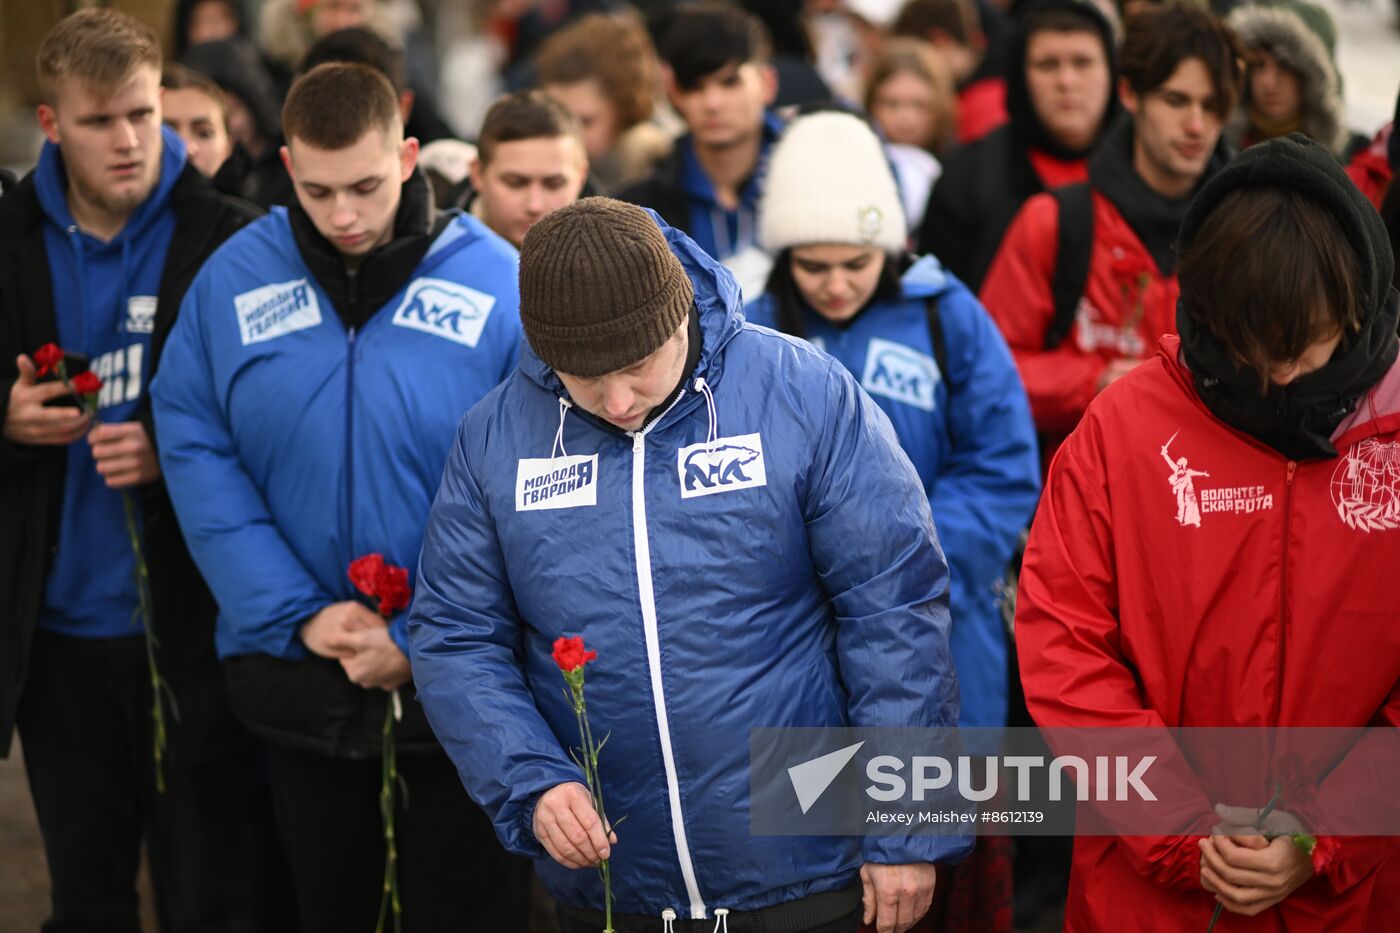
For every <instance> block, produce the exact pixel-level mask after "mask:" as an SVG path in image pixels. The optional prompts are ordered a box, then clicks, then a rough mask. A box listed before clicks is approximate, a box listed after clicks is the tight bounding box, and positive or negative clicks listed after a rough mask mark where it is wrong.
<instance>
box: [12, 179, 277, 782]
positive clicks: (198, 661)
mask: <svg viewBox="0 0 1400 933" xmlns="http://www.w3.org/2000/svg"><path fill="white" fill-rule="evenodd" d="M170 204H171V210H173V211H174V213H175V235H174V236H173V237H172V238H171V240H170V249H169V252H168V253H167V254H166V256H165V264H164V268H163V270H162V272H161V280H160V291H159V295H158V300H157V304H156V317H155V330H154V332H153V333H152V335H151V357H152V361H151V364H150V365H151V372H152V373H153V374H154V373H155V372H156V371H158V369H159V366H160V357H161V352H162V350H163V349H164V347H165V340H166V338H167V337H168V336H169V335H170V330H171V328H172V327H174V326H175V316H176V312H177V311H178V310H179V307H180V301H181V299H182V298H183V297H184V294H185V290H186V289H187V288H188V287H189V284H190V282H191V280H193V278H194V276H195V273H196V272H198V271H199V268H200V266H201V265H203V264H204V260H205V259H207V258H208V257H209V254H211V253H212V252H214V250H215V249H216V248H218V246H219V244H220V243H222V242H223V241H224V240H226V239H227V238H228V237H230V236H231V235H233V233H234V232H236V231H237V230H238V229H239V228H240V227H242V226H243V225H244V224H246V223H247V222H248V221H250V220H252V219H253V217H254V216H255V213H254V212H253V211H252V209H251V208H249V207H248V206H247V205H243V204H239V203H236V202H234V201H232V200H230V199H227V198H223V197H220V196H219V195H218V194H217V193H216V192H215V191H214V190H213V189H212V188H211V187H210V186H209V183H208V182H207V181H206V180H205V179H204V177H203V176H202V175H200V174H199V172H198V171H197V170H196V169H195V167H194V166H193V165H188V164H187V165H186V166H185V169H184V171H183V172H182V173H181V175H180V177H179V179H178V180H177V181H176V183H175V187H174V189H173V190H172V191H171V195H170ZM43 224H44V216H43V211H42V209H41V208H40V206H39V198H38V195H37V193H36V191H35V187H34V182H33V175H32V174H31V175H30V176H29V177H27V178H25V179H24V180H23V181H21V182H20V183H19V184H18V185H17V186H15V187H14V188H12V189H7V190H6V192H5V197H4V199H3V200H0V243H4V244H5V249H4V250H0V359H2V360H5V361H7V364H6V366H5V368H6V369H7V370H9V371H10V372H13V370H12V369H10V367H11V366H13V360H14V359H15V357H16V356H18V355H19V354H21V353H27V354H32V353H33V352H34V351H35V349H37V348H38V347H40V346H42V345H43V344H45V343H52V342H57V340H58V322H57V318H56V317H55V315H54V307H53V303H54V298H53V288H52V284H51V276H50V272H49V260H48V253H47V250H46V248H45V245H44V231H43ZM13 386H14V379H13V378H12V377H8V376H7V377H5V378H0V423H2V422H3V412H4V411H5V410H6V408H7V407H8V404H9V398H10V390H11V388H12V387H13ZM139 417H140V420H141V421H143V422H144V423H145V424H146V430H147V432H148V433H149V434H150V436H151V437H152V439H154V440H156V441H157V442H158V440H159V439H158V438H156V435H155V431H154V426H153V425H152V423H151V414H150V405H149V399H148V397H143V401H142V408H141V409H140V415H139ZM66 463H67V448H65V447H30V446H26V445H22V444H11V443H10V442H9V441H6V440H3V439H0V516H4V518H3V520H0V758H3V757H5V756H6V755H7V754H8V752H9V746H10V736H11V733H12V732H13V729H14V721H15V711H16V709H17V708H18V705H19V698H20V694H21V692H22V691H23V689H24V682H25V678H26V676H27V675H28V671H29V652H30V648H31V646H32V644H33V640H34V630H35V627H36V625H37V622H38V617H39V608H40V604H41V603H42V601H43V596H44V584H45V580H46V578H47V575H48V569H49V562H50V559H51V556H52V554H53V551H54V549H55V547H56V546H57V544H56V541H57V536H58V528H59V515H60V512H61V510H62V505H63V482H64V474H65V469H66V467H65V465H66ZM139 494H140V497H141V506H142V514H143V516H144V518H145V529H144V530H145V544H146V557H147V562H148V564H149V565H150V575H151V577H150V579H151V597H152V599H153V601H154V604H155V607H154V613H153V620H154V626H155V632H156V638H157V640H158V642H159V645H160V647H159V649H158V653H157V657H158V659H159V664H160V669H161V673H162V674H163V675H164V676H165V678H166V679H167V680H168V681H169V682H170V686H171V689H172V691H173V692H174V694H175V696H176V697H177V702H178V703H179V709H180V718H179V720H178V721H177V722H174V723H172V724H171V726H170V742H171V761H172V762H173V761H177V760H185V761H188V760H189V759H190V758H192V757H197V756H198V755H202V754H215V753H217V752H218V750H219V749H221V748H225V747H228V746H229V745H230V744H238V743H243V742H246V741H247V737H246V735H245V734H244V733H243V731H242V730H241V729H239V728H238V726H237V725H236V723H235V722H234V719H233V716H232V714H231V713H230V712H229V707H228V702H227V699H226V696H225V692H224V683H223V674H222V671H221V669H220V667H219V662H218V659H217V658H216V657H215V654H214V617H215V614H216V608H215V605H214V599H213V597H212V596H211V595H210V594H209V590H208V588H206V587H205V585H204V581H203V579H202V578H201V577H200V575H199V571H198V570H197V569H195V566H194V562H193V561H192V560H191V559H190V556H189V552H188V551H187V550H186V549H185V541H184V538H183V537H182V536H181V534H180V528H179V526H178V525H177V524H176V521H175V510H174V508H173V507H172V506H171V504H170V498H169V496H167V495H166V492H165V485H164V483H161V482H156V483H152V484H150V485H148V486H143V487H141V488H140V489H139Z"/></svg>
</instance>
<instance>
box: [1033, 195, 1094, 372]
mask: <svg viewBox="0 0 1400 933" xmlns="http://www.w3.org/2000/svg"><path fill="white" fill-rule="evenodd" d="M1050 196H1051V197H1052V198H1054V199H1055V206H1056V208H1057V209H1058V213H1059V230H1058V233H1057V235H1056V239H1055V275H1054V278H1053V279H1051V282H1050V294H1051V296H1052V298H1053V299H1054V302H1055V315H1054V317H1052V318H1051V319H1050V329H1049V330H1047V331H1046V332H1045V349H1047V350H1053V349H1055V348H1056V347H1058V346H1059V345H1060V344H1062V343H1064V340H1065V338H1066V337H1068V336H1069V331H1070V328H1071V327H1073V326H1074V316H1075V312H1077V311H1078V310H1079V299H1080V298H1082V297H1084V287H1085V286H1086V285H1087V284H1088V282H1089V257H1090V255H1091V254H1092V253H1093V247H1094V199H1093V195H1092V193H1091V192H1090V189H1089V184H1088V182H1080V183H1079V184H1074V185H1065V186H1064V187H1063V188H1055V189H1052V190H1051V192H1050Z"/></svg>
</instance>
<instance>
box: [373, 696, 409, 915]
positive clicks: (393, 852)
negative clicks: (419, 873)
mask: <svg viewBox="0 0 1400 933" xmlns="http://www.w3.org/2000/svg"><path fill="white" fill-rule="evenodd" d="M398 705H399V697H398V691H397V690H395V691H393V692H392V693H391V694H390V695H389V702H388V703H386V704H385V706H384V728H383V732H382V735H383V741H384V746H383V755H382V762H381V768H380V780H379V816H380V819H382V820H383V822H384V896H383V897H382V898H381V899H380V901H379V922H378V923H377V924H376V925H375V928H374V930H375V933H384V921H385V919H386V918H387V916H388V914H389V912H390V911H391V910H392V911H393V915H394V930H395V931H396V933H398V931H401V930H402V929H403V904H402V903H401V902H400V900H399V845H398V839H397V838H396V836H395V834H394V809H395V804H396V801H395V795H394V791H395V789H396V788H397V787H398V783H399V762H398V755H397V753H396V746H395V742H394V722H395V718H396V717H395V712H396V710H397V708H398Z"/></svg>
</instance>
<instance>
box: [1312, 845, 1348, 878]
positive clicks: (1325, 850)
mask: <svg viewBox="0 0 1400 933" xmlns="http://www.w3.org/2000/svg"><path fill="white" fill-rule="evenodd" d="M1341 848H1342V845H1341V843H1339V842H1338V841H1337V840H1336V839H1335V838H1334V837H1332V836H1319V837H1318V839H1317V842H1316V844H1314V845H1313V850H1312V864H1313V874H1316V875H1320V874H1322V873H1323V872H1324V871H1326V870H1327V866H1329V865H1331V864H1332V863H1333V862H1334V861H1336V860H1337V853H1338V852H1339V851H1341Z"/></svg>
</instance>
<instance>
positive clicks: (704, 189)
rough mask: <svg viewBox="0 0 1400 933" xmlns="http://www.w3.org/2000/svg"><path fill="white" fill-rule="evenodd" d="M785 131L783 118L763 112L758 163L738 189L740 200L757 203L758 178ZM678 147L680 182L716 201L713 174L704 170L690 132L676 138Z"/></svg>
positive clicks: (697, 196) (689, 190)
mask: <svg viewBox="0 0 1400 933" xmlns="http://www.w3.org/2000/svg"><path fill="white" fill-rule="evenodd" d="M782 133H783V121H782V118H781V117H779V116H778V115H777V114H776V113H774V112H773V111H771V110H766V111H764V113H763V129H762V134H763V141H762V143H761V145H760V146H759V151H758V164H757V165H756V166H754V170H753V174H752V175H750V176H749V180H748V181H747V182H745V183H744V187H743V190H741V191H740V192H739V198H740V200H741V201H742V202H743V203H744V204H746V205H747V206H749V207H754V206H756V205H757V204H758V196H759V187H760V186H759V182H760V181H761V180H762V178H763V175H764V173H765V171H766V170H767V168H768V155H769V153H770V152H772V150H773V144H774V143H775V142H777V141H778V137H779V136H781V135H782ZM676 150H677V152H679V153H680V179H679V180H680V186H681V189H682V190H683V191H685V193H686V195H688V196H689V197H692V198H695V199H697V200H700V201H704V202H705V203H707V204H712V205H717V202H716V200H715V186H714V184H713V183H711V181H710V177H709V176H708V175H706V174H705V171H704V169H702V168H701V167H700V160H699V159H697V158H696V157H695V141H694V137H693V136H692V135H691V134H690V133H686V134H685V135H684V136H682V137H681V138H680V139H679V140H677V141H676Z"/></svg>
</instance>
